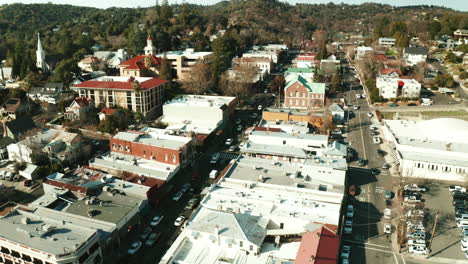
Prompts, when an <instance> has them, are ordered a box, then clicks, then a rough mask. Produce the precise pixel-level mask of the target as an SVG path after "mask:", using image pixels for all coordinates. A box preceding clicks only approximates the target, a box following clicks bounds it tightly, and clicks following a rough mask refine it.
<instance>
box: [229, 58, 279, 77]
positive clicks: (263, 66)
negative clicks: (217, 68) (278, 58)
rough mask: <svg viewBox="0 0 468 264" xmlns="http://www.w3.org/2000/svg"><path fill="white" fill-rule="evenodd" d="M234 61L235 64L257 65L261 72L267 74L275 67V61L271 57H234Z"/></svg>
mask: <svg viewBox="0 0 468 264" xmlns="http://www.w3.org/2000/svg"><path fill="white" fill-rule="evenodd" d="M232 62H233V64H234V65H239V66H246V67H256V68H258V69H259V70H260V71H261V72H265V73H266V74H270V73H271V70H272V69H273V67H274V64H273V61H272V60H271V59H264V58H245V57H243V58H234V59H232ZM262 75H263V74H262Z"/></svg>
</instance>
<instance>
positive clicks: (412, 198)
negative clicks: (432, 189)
mask: <svg viewBox="0 0 468 264" xmlns="http://www.w3.org/2000/svg"><path fill="white" fill-rule="evenodd" d="M403 201H405V202H412V203H420V202H421V200H420V199H418V198H417V197H416V196H408V197H405V198H404V199H403Z"/></svg>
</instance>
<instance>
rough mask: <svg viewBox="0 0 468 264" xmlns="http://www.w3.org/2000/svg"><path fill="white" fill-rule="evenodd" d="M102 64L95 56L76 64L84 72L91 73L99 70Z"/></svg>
mask: <svg viewBox="0 0 468 264" xmlns="http://www.w3.org/2000/svg"><path fill="white" fill-rule="evenodd" d="M103 66H104V63H103V62H102V61H101V59H99V58H98V57H95V56H89V57H86V58H84V59H82V60H80V61H79V62H78V67H79V68H80V69H81V70H82V71H84V72H93V71H95V70H97V69H101V68H102V67H103Z"/></svg>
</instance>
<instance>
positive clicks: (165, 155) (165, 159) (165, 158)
mask: <svg viewBox="0 0 468 264" xmlns="http://www.w3.org/2000/svg"><path fill="white" fill-rule="evenodd" d="M167 160H168V157H167V153H165V154H164V161H167Z"/></svg>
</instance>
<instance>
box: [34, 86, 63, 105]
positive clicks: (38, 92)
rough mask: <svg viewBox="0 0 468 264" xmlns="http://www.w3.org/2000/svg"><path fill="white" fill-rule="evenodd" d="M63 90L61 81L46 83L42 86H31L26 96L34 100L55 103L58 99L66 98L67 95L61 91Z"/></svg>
mask: <svg viewBox="0 0 468 264" xmlns="http://www.w3.org/2000/svg"><path fill="white" fill-rule="evenodd" d="M63 91H64V88H63V83H46V84H45V85H44V87H32V88H31V89H30V90H29V92H28V96H29V98H30V99H31V100H34V101H39V102H47V103H49V104H57V103H58V102H59V101H61V100H64V99H67V95H66V94H64V93H62V92H63Z"/></svg>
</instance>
